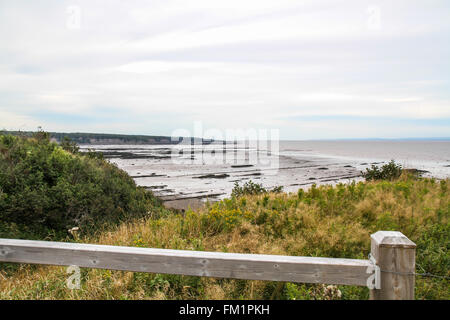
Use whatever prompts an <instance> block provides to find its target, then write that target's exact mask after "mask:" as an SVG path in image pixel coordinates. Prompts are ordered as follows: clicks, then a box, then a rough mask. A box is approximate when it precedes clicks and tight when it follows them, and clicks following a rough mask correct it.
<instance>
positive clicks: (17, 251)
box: [0, 231, 416, 300]
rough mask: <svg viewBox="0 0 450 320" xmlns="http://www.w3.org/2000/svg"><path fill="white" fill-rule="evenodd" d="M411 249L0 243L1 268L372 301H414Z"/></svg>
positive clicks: (395, 242)
mask: <svg viewBox="0 0 450 320" xmlns="http://www.w3.org/2000/svg"><path fill="white" fill-rule="evenodd" d="M415 248H416V245H415V244H414V243H413V242H412V241H411V240H409V239H408V238H407V237H406V236H404V235H403V234H402V233H400V232H397V231H379V232H377V233H375V234H373V235H371V258H370V259H369V260H362V259H340V258H317V257H296V256H277V255H261V254H239V253H222V252H204V251H186V250H169V249H151V248H136V247H120V246H106V245H93V244H80V243H66V242H50V241H31V240H16V239H0V262H14V263H30V264H44V265H58V266H70V265H75V266H78V267H85V268H98V269H111V270H123V271H134V272H151V273H167V274H179V275H188V276H201V277H216V278H234V279H248V280H269V281H287V282H299V283H324V284H340V285H356V286H368V287H369V288H370V289H371V290H370V298H371V299H377V300H378V299H395V300H398V299H414V279H415V278H414V272H415Z"/></svg>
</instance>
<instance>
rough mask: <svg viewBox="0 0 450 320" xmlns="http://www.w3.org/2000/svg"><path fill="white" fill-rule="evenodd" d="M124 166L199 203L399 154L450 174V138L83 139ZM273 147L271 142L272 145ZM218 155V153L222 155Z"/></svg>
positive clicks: (332, 178) (176, 197)
mask: <svg viewBox="0 0 450 320" xmlns="http://www.w3.org/2000/svg"><path fill="white" fill-rule="evenodd" d="M81 148H82V150H83V149H84V150H86V149H88V148H91V149H94V150H96V151H99V152H103V154H104V156H105V158H107V159H108V160H109V161H110V162H112V163H115V164H116V165H117V166H118V167H119V168H121V169H123V170H125V171H126V172H127V173H128V174H130V175H131V176H132V177H133V179H134V180H135V181H136V183H137V185H139V186H142V187H145V188H146V189H148V190H151V191H152V192H153V193H154V194H155V195H157V196H158V197H159V198H161V199H162V200H163V201H164V202H165V204H166V206H168V207H171V208H175V209H180V210H186V209H187V208H189V207H190V208H191V209H197V208H199V207H201V206H202V205H203V204H204V203H205V202H206V201H216V200H219V199H223V198H225V197H229V196H230V194H231V190H232V189H233V187H234V185H235V183H239V184H241V185H242V184H243V183H245V182H247V181H250V180H251V181H253V182H255V183H261V184H262V185H263V186H264V187H266V188H272V187H276V186H283V190H284V191H286V192H296V191H297V190H298V189H299V188H304V189H306V188H309V187H310V186H311V185H312V184H316V185H320V184H337V183H349V182H351V181H353V180H355V181H361V180H363V178H362V175H361V172H362V171H365V169H366V168H369V167H371V166H372V165H376V166H382V165H383V164H386V163H388V162H389V161H390V160H392V159H394V160H395V161H396V162H397V163H399V164H401V165H402V166H403V167H404V168H411V169H412V168H414V169H418V170H421V171H422V173H423V175H424V176H429V177H436V178H438V179H439V178H446V177H449V176H450V142H449V141H369V140H368V141H281V142H280V143H279V145H278V147H277V150H275V152H274V150H272V149H273V148H272V149H270V148H268V147H267V146H262V147H258V146H256V147H254V146H253V147H252V146H251V145H250V146H249V144H248V143H240V144H227V145H226V146H224V145H223V144H221V143H216V144H209V145H194V146H191V145H183V146H178V147H176V146H173V145H85V146H81ZM269 149H270V150H269ZM218 155H220V157H218Z"/></svg>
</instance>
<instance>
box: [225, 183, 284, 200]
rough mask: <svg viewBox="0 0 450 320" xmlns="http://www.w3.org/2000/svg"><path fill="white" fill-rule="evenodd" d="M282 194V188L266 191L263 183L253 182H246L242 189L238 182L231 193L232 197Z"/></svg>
mask: <svg viewBox="0 0 450 320" xmlns="http://www.w3.org/2000/svg"><path fill="white" fill-rule="evenodd" d="M269 192H274V193H281V192H283V187H282V186H277V187H273V188H272V189H266V188H264V187H263V185H262V184H261V183H254V182H253V181H251V180H250V181H248V182H245V183H244V184H243V185H242V187H241V186H239V183H238V182H235V183H234V187H233V190H232V191H231V196H232V197H236V198H237V197H241V196H244V195H257V194H263V193H269Z"/></svg>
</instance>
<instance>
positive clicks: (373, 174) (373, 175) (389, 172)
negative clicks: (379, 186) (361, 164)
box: [362, 160, 403, 181]
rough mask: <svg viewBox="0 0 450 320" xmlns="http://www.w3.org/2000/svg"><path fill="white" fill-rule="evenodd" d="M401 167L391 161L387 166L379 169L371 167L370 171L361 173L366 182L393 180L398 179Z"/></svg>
mask: <svg viewBox="0 0 450 320" xmlns="http://www.w3.org/2000/svg"><path fill="white" fill-rule="evenodd" d="M402 172H403V170H402V166H401V165H400V164H396V163H395V161H394V160H391V162H389V163H388V164H385V165H383V166H382V167H381V168H379V167H378V166H375V165H372V167H371V168H370V169H366V172H363V173H362V174H363V177H364V178H365V179H366V180H391V181H392V180H395V179H398V178H399V177H400V176H401V174H402Z"/></svg>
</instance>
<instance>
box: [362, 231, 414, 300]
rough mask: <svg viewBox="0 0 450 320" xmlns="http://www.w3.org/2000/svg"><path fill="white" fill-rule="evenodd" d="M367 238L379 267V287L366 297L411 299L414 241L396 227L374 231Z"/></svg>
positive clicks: (412, 291) (412, 293)
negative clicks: (394, 228) (396, 229)
mask: <svg viewBox="0 0 450 320" xmlns="http://www.w3.org/2000/svg"><path fill="white" fill-rule="evenodd" d="M370 238H371V255H372V257H373V258H374V259H375V262H376V264H377V265H378V266H379V267H380V269H381V288H380V289H373V290H370V299H372V300H413V299H414V280H415V276H414V272H415V264H416V244H415V243H414V242H412V241H411V240H409V239H408V238H407V237H406V236H405V235H404V234H402V233H401V232H398V231H378V232H376V233H374V234H372V235H371V236H370Z"/></svg>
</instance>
